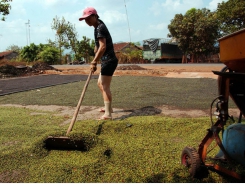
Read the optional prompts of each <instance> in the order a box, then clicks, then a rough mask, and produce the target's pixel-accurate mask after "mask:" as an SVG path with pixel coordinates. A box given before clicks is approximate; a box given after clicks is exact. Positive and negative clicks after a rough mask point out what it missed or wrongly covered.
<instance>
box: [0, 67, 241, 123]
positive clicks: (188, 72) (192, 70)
mask: <svg viewBox="0 0 245 184" xmlns="http://www.w3.org/2000/svg"><path fill="white" fill-rule="evenodd" d="M223 67H224V65H220V66H219V65H212V64H210V65H209V66H203V65H200V66H199V65H185V64H183V65H181V66H179V65H178V66H177V65H176V66H174V65H162V66H160V67H159V66H149V65H147V66H144V67H140V66H138V65H130V66H127V67H118V68H117V70H116V71H115V74H114V75H115V76H123V75H131V76H156V77H171V78H213V79H217V76H216V75H214V74H213V73H212V71H220V70H221V69H222V68H223ZM56 69H57V70H46V71H44V74H60V75H66V74H69V75H70V74H88V73H89V71H90V70H89V65H87V66H82V67H81V66H74V65H72V66H63V67H59V68H56ZM99 71H100V68H99V67H98V69H97V71H96V72H95V74H98V72H99ZM78 100H79V99H78ZM210 103H211V102H210ZM1 106H16V107H22V108H30V109H34V110H42V111H44V113H45V111H51V112H55V114H57V115H61V116H64V117H68V119H67V120H66V121H65V122H63V123H62V125H65V124H69V123H70V121H71V118H72V116H73V114H74V112H75V107H67V106H55V105H49V106H39V105H27V106H22V105H14V104H7V105H1ZM100 108H101V107H95V106H81V108H80V111H79V114H78V117H77V120H89V119H94V120H96V119H97V118H99V117H100V116H102V115H103V113H101V112H99V109H100ZM156 109H157V111H158V112H157V113H156V112H155V111H156ZM113 110H114V113H112V117H113V119H114V120H117V119H124V118H127V117H131V116H137V115H145V114H148V115H158V116H159V115H161V116H168V117H175V118H183V117H193V118H196V117H208V116H209V109H206V110H196V109H188V110H182V109H177V108H173V107H171V106H165V105H164V106H161V107H154V109H152V108H150V107H149V108H148V107H145V108H142V109H140V110H139V109H138V110H135V111H130V112H128V111H124V110H123V109H117V108H114V109H113ZM229 113H230V114H232V115H233V116H238V115H239V111H238V110H237V109H229ZM35 114H36V113H33V115H35Z"/></svg>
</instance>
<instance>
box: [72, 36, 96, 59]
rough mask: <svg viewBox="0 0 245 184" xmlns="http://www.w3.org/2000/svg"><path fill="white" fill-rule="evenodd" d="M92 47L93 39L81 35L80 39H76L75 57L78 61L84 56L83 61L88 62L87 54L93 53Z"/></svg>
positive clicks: (91, 54)
mask: <svg viewBox="0 0 245 184" xmlns="http://www.w3.org/2000/svg"><path fill="white" fill-rule="evenodd" d="M94 47H95V41H94V40H90V39H89V38H87V37H86V36H83V39H82V40H81V41H77V44H76V49H77V52H76V54H75V59H76V60H78V61H80V60H81V58H84V59H85V61H87V62H89V56H93V55H94Z"/></svg>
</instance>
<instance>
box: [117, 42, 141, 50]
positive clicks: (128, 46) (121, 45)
mask: <svg viewBox="0 0 245 184" xmlns="http://www.w3.org/2000/svg"><path fill="white" fill-rule="evenodd" d="M113 46H114V51H115V53H119V52H121V53H128V52H130V51H132V50H142V48H140V47H138V46H137V45H135V44H134V43H130V42H120V43H114V44H113Z"/></svg>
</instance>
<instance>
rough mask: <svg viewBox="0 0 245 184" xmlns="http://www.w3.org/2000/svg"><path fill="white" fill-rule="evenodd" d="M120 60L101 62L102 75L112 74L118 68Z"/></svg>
mask: <svg viewBox="0 0 245 184" xmlns="http://www.w3.org/2000/svg"><path fill="white" fill-rule="evenodd" d="M117 64H118V62H107V61H102V62H101V71H100V73H101V75H106V76H112V75H113V74H114V72H115V70H116V68H117Z"/></svg>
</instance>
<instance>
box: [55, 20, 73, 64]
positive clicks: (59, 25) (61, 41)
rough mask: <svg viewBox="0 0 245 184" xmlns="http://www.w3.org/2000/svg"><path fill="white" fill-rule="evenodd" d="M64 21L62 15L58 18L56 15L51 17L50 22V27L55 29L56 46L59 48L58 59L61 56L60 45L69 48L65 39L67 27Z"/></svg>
mask: <svg viewBox="0 0 245 184" xmlns="http://www.w3.org/2000/svg"><path fill="white" fill-rule="evenodd" d="M66 24H67V23H66V21H65V19H64V17H62V19H61V20H60V19H59V18H58V17H57V16H56V17H55V18H53V22H52V24H51V28H52V29H53V30H56V43H57V45H58V46H57V47H58V48H59V53H60V61H61V57H62V47H64V48H69V45H68V42H67V40H66V39H65V34H64V32H65V30H66V29H67V25H66Z"/></svg>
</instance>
